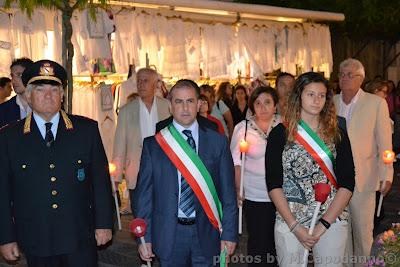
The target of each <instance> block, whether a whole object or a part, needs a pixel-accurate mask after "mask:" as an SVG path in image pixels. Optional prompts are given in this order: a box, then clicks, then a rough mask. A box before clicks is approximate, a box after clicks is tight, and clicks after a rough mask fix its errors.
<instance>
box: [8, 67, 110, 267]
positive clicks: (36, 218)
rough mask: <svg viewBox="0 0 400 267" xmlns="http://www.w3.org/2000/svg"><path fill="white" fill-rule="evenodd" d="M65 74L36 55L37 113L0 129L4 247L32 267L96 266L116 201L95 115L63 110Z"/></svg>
mask: <svg viewBox="0 0 400 267" xmlns="http://www.w3.org/2000/svg"><path fill="white" fill-rule="evenodd" d="M66 78H67V76H66V72H65V70H64V68H63V67H61V66H60V65H59V64H57V63H56V62H53V61H49V60H41V61H37V62H35V63H34V64H32V65H31V66H29V67H28V68H26V69H25V70H24V72H23V75H22V80H23V82H24V85H25V86H26V87H27V89H26V96H27V100H28V102H29V104H30V106H31V107H32V110H33V113H30V114H28V116H27V117H26V118H25V119H24V120H21V121H18V122H16V123H15V124H13V125H9V126H6V127H4V128H3V129H2V130H1V131H0V147H1V150H0V170H1V172H0V211H1V216H0V252H1V254H2V255H3V257H4V258H5V259H6V260H9V261H14V260H17V259H18V257H19V255H20V249H21V250H22V251H23V252H24V254H25V256H26V259H27V262H28V266H29V267H32V266H34V267H36V266H38V267H39V266H40V267H42V266H51V267H58V266H68V267H69V266H71V267H77V266H97V250H96V244H97V245H102V244H105V243H107V242H108V241H109V240H111V237H112V233H111V229H112V226H113V202H112V194H111V183H110V177H109V172H108V163H107V158H106V155H105V152H104V148H103V145H102V142H101V139H100V134H99V130H98V127H97V123H96V122H95V121H92V120H89V119H87V118H83V117H79V116H73V115H67V114H66V113H65V112H64V111H62V110H61V99H62V97H63V93H64V89H63V88H64V87H65V84H66Z"/></svg>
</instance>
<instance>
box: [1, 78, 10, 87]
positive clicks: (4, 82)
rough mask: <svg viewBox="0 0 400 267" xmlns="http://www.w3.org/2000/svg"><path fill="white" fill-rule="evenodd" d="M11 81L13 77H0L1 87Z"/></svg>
mask: <svg viewBox="0 0 400 267" xmlns="http://www.w3.org/2000/svg"><path fill="white" fill-rule="evenodd" d="M10 82H11V79H10V78H8V77H1V78H0V87H4V86H6V85H7V84H8V83H10Z"/></svg>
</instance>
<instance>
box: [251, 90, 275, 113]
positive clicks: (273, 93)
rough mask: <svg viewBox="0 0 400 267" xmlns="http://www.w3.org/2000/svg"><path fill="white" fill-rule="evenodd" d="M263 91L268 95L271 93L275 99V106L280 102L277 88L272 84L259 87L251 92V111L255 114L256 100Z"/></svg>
mask: <svg viewBox="0 0 400 267" xmlns="http://www.w3.org/2000/svg"><path fill="white" fill-rule="evenodd" d="M263 93H265V94H268V95H270V96H271V97H272V100H273V101H274V106H276V104H278V100H279V98H278V94H277V93H276V91H275V89H273V88H272V87H270V86H260V87H257V88H256V89H254V91H253V92H252V93H251V95H250V99H249V109H250V110H251V112H252V113H253V114H254V102H255V101H256V99H257V98H258V97H259V96H260V95H261V94H263Z"/></svg>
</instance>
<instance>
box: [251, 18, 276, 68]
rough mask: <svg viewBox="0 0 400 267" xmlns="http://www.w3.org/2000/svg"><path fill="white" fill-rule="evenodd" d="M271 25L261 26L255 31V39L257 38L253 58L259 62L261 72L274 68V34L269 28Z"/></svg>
mask: <svg viewBox="0 0 400 267" xmlns="http://www.w3.org/2000/svg"><path fill="white" fill-rule="evenodd" d="M271 27H272V26H262V27H261V29H260V30H258V31H256V35H255V38H256V39H255V40H257V42H255V43H257V52H256V55H255V60H256V61H257V62H259V65H260V68H261V69H262V70H263V72H264V73H265V72H272V71H273V70H274V68H273V66H274V60H275V36H274V32H273V30H272V29H271Z"/></svg>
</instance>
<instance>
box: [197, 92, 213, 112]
mask: <svg viewBox="0 0 400 267" xmlns="http://www.w3.org/2000/svg"><path fill="white" fill-rule="evenodd" d="M199 100H203V101H207V105H208V110H207V113H208V114H210V113H211V107H210V100H209V99H208V97H207V96H206V95H200V96H199Z"/></svg>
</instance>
